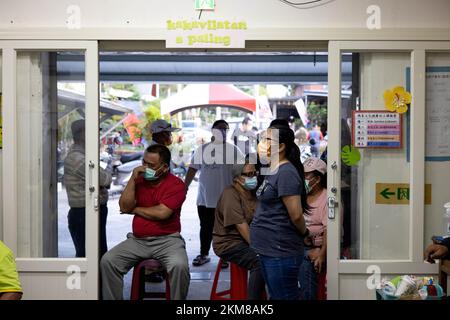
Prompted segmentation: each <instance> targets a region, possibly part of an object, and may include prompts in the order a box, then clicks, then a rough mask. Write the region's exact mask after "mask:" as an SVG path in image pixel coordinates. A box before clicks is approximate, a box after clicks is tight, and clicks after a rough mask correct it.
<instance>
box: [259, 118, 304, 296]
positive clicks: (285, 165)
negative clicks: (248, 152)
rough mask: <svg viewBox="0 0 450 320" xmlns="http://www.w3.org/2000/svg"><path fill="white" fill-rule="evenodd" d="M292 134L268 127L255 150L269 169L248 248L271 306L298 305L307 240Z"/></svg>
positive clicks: (301, 182)
mask: <svg viewBox="0 0 450 320" xmlns="http://www.w3.org/2000/svg"><path fill="white" fill-rule="evenodd" d="M294 139H295V137H294V132H293V131H292V130H291V129H290V128H288V127H286V126H283V125H272V126H270V127H269V129H268V130H267V133H266V136H265V137H264V138H263V139H262V140H261V142H260V143H259V144H258V154H259V156H260V159H261V162H263V163H268V164H270V167H269V168H267V169H266V170H268V172H266V174H265V175H266V177H265V179H264V181H263V183H262V185H261V186H260V187H259V188H258V191H257V193H256V195H257V198H258V202H259V203H258V206H257V209H256V213H255V217H254V219H253V222H252V224H251V226H250V239H251V247H252V248H253V249H254V250H255V251H256V253H258V255H259V258H260V262H261V268H262V272H263V276H264V280H265V281H266V284H267V286H268V289H269V295H270V298H271V299H273V300H297V299H299V296H300V291H299V287H298V274H299V270H300V265H301V263H302V261H303V241H304V237H306V236H307V235H308V234H309V231H308V229H307V228H306V224H305V220H304V217H303V213H304V211H308V210H309V207H308V205H307V203H306V191H305V178H304V172H303V165H302V163H301V162H300V150H299V148H298V146H297V145H296V144H295V142H294Z"/></svg>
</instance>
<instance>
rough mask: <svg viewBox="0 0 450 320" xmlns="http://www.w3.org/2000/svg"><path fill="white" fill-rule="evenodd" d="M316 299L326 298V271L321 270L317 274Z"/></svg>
mask: <svg viewBox="0 0 450 320" xmlns="http://www.w3.org/2000/svg"><path fill="white" fill-rule="evenodd" d="M317 299H318V300H327V273H326V272H322V273H319V274H318V275H317Z"/></svg>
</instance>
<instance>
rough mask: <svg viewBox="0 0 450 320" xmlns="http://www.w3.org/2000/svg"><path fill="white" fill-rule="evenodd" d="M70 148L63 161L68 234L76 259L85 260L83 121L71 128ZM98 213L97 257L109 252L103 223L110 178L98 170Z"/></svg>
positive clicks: (106, 173) (107, 173)
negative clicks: (98, 252)
mask: <svg viewBox="0 0 450 320" xmlns="http://www.w3.org/2000/svg"><path fill="white" fill-rule="evenodd" d="M71 130H72V137H73V142H74V143H73V145H72V146H71V147H70V150H69V153H68V154H67V157H66V159H65V160H64V185H65V186H66V192H67V198H68V200H69V206H70V210H69V214H68V221H69V231H70V235H71V236H72V240H73V243H74V245H75V251H76V254H75V256H76V257H77V258H83V257H86V203H85V202H86V194H85V189H86V188H85V186H86V177H85V170H86V169H85V168H86V151H85V144H86V137H85V124H84V120H76V121H74V122H72V125H71ZM99 170H100V171H99V186H100V190H99V203H100V207H99V212H100V225H99V226H100V246H99V249H100V255H99V258H101V257H102V256H103V254H104V253H105V252H106V251H107V250H108V246H107V243H106V220H107V216H108V207H107V205H106V204H107V202H108V188H109V186H110V185H111V181H112V176H111V173H110V172H109V171H108V170H103V169H102V168H101V167H100V168H99Z"/></svg>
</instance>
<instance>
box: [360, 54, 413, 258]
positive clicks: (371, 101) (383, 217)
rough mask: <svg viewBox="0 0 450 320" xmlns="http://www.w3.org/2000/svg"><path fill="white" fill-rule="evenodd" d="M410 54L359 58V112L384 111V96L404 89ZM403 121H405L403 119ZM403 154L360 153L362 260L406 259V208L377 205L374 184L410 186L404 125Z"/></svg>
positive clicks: (381, 151)
mask: <svg viewBox="0 0 450 320" xmlns="http://www.w3.org/2000/svg"><path fill="white" fill-rule="evenodd" d="M410 60H411V55H410V54H409V53H364V54H361V64H360V65H361V109H363V110H385V108H384V100H383V93H384V91H385V90H387V89H391V88H393V87H395V86H399V85H400V86H405V87H406V68H407V67H409V66H410ZM404 120H405V118H404ZM403 136H404V138H403V142H404V147H403V149H402V150H373V149H365V150H362V152H361V154H362V159H361V162H360V164H359V166H358V170H359V177H358V179H359V195H358V198H359V212H358V214H359V215H360V221H361V223H360V239H361V259H409V221H410V218H409V206H408V205H379V204H378V205H377V204H376V203H375V185H376V183H409V182H410V177H409V163H408V162H407V161H406V121H404V127H403Z"/></svg>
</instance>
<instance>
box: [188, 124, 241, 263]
mask: <svg viewBox="0 0 450 320" xmlns="http://www.w3.org/2000/svg"><path fill="white" fill-rule="evenodd" d="M228 130H229V126H228V123H227V122H226V121H225V120H217V121H216V122H214V124H213V126H212V133H213V137H212V138H211V142H208V143H206V144H204V145H201V146H200V147H199V148H198V149H197V150H196V151H195V152H194V155H193V156H192V159H191V163H190V165H189V169H188V172H187V174H186V180H185V183H186V189H188V188H189V186H190V184H191V182H192V180H193V179H194V176H195V174H196V172H197V171H200V177H199V186H198V193H197V210H198V217H199V219H200V254H199V255H198V256H197V257H196V258H195V259H194V260H193V262H192V264H193V265H194V266H201V265H203V264H205V263H208V262H210V261H211V259H210V258H209V250H210V249H211V241H212V236H213V228H214V220H215V210H216V206H217V202H218V200H219V198H220V195H221V194H222V192H223V190H224V189H225V187H227V186H229V185H231V184H232V183H233V173H232V169H233V164H234V163H236V161H237V159H244V156H243V154H242V152H241V151H240V150H239V148H238V147H236V146H235V145H233V144H231V143H228V142H227V141H226V137H227V132H228ZM227 266H228V264H224V265H223V267H227Z"/></svg>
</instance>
